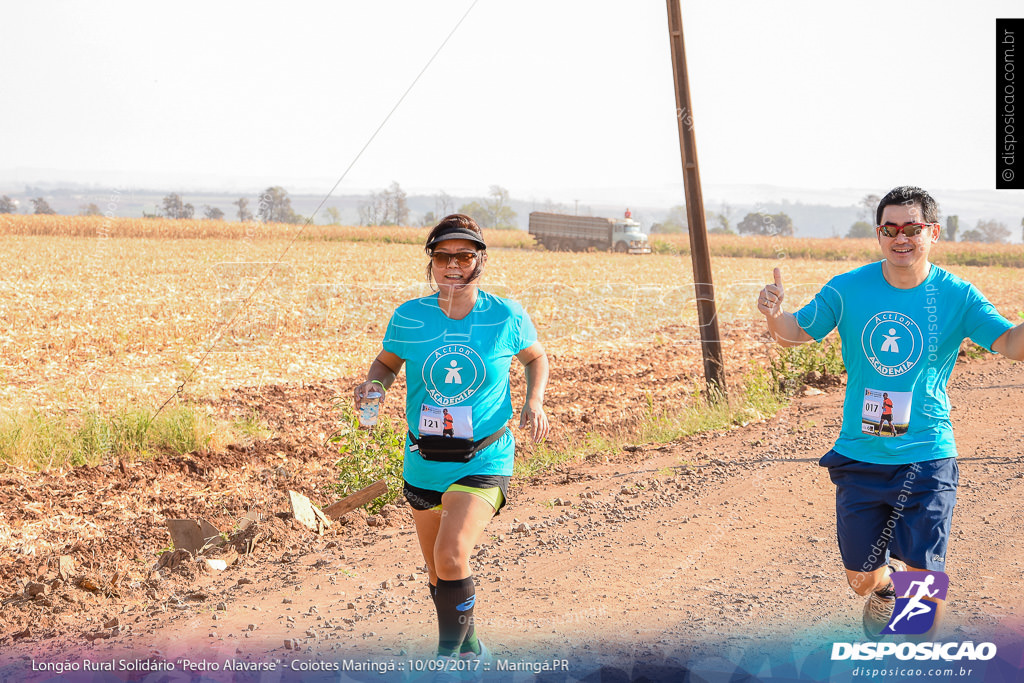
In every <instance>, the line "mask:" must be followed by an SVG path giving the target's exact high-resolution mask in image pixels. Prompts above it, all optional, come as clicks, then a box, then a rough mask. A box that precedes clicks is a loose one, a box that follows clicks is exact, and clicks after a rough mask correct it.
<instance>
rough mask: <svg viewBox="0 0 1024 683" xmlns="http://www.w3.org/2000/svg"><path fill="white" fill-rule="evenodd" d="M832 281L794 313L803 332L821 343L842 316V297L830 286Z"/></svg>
mask: <svg viewBox="0 0 1024 683" xmlns="http://www.w3.org/2000/svg"><path fill="white" fill-rule="evenodd" d="M833 282H834V280H829V281H828V283H827V284H826V285H825V286H824V287H822V288H821V291H819V292H818V293H817V294H815V295H814V298H813V299H811V300H810V302H808V304H807V305H806V306H804V307H803V308H801V309H800V310H799V311H797V312H796V322H797V324H798V325H799V326H800V327H801V328H802V329H803V331H804V332H806V333H807V334H809V335H810V336H811V337H813V338H814V340H815V341H819V342H820V341H821V340H822V339H824V338H825V337H827V336H828V333H829V332H831V331H832V330H834V329H835V328H836V325H838V324H839V320H840V319H841V318H842V316H843V297H842V296H841V295H840V294H839V292H838V291H836V289H835V287H833V286H832V283H833Z"/></svg>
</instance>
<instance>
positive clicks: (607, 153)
mask: <svg viewBox="0 0 1024 683" xmlns="http://www.w3.org/2000/svg"><path fill="white" fill-rule="evenodd" d="M471 4H472V0H458V1H454V0H452V1H444V2H413V1H411V0H395V1H392V2H365V1H364V0H361V1H359V2H347V1H335V2H301V1H299V2H295V3H289V4H285V3H281V2H273V3H268V2H247V3H240V2H235V3H209V2H188V1H185V2H175V3H171V4H166V3H139V2H117V1H113V2H95V3H78V2H53V1H46V0H43V1H41V2H21V3H13V4H10V5H9V6H7V7H5V12H4V24H5V31H4V38H3V40H2V41H0V64H2V65H3V67H2V68H3V70H4V75H5V78H4V81H5V85H6V89H7V93H8V96H7V97H5V98H4V105H3V107H0V130H2V131H3V139H4V142H3V145H2V150H3V151H2V154H0V179H3V180H6V181H12V180H20V181H22V182H24V181H27V180H31V179H32V178H34V177H36V176H39V175H40V174H41V173H42V174H43V175H46V174H45V173H43V172H42V171H37V169H57V170H58V171H59V173H58V175H60V177H63V178H66V179H69V180H73V179H79V180H88V179H89V178H91V177H94V176H93V174H95V173H97V172H99V173H102V174H104V175H103V176H102V177H103V178H106V179H110V178H113V177H117V178H119V179H120V180H121V182H124V183H127V184H129V185H135V186H153V185H156V184H157V183H161V182H163V183H167V182H171V183H174V184H176V185H177V186H178V187H180V188H183V189H185V188H198V187H210V188H213V187H220V188H224V189H235V188H258V187H263V186H265V185H266V184H267V183H271V182H273V183H281V184H285V185H286V186H288V185H291V186H292V187H293V188H296V189H297V188H299V187H300V186H301V187H302V188H303V189H307V190H312V191H316V190H317V189H322V190H323V191H326V190H327V189H328V188H329V187H330V186H331V185H332V184H333V183H334V181H335V180H336V179H337V178H338V176H339V175H340V174H341V173H342V171H343V170H344V169H345V168H346V167H347V166H348V165H349V163H350V162H351V161H352V159H353V157H354V155H355V154H356V152H357V151H358V150H359V149H360V148H361V147H362V146H363V144H364V143H365V141H366V140H367V138H368V137H369V136H370V134H371V133H372V132H373V130H374V129H375V128H376V127H377V126H378V125H379V124H380V122H381V121H382V119H383V118H384V116H385V115H386V114H387V112H388V111H389V110H390V109H391V107H392V106H393V105H394V103H395V102H396V101H397V99H398V98H399V96H400V95H401V94H402V92H403V91H404V90H405V89H406V88H407V87H408V86H409V84H410V83H411V82H412V80H413V79H414V78H415V76H416V74H417V73H418V72H419V71H420V69H421V68H422V67H423V65H424V64H425V63H426V61H427V59H428V58H429V57H430V55H431V54H432V53H433V52H434V51H435V50H436V49H437V47H438V46H439V45H440V43H441V41H442V40H443V39H444V37H445V36H446V35H447V34H448V32H449V31H450V30H451V29H452V27H453V26H455V24H456V23H457V22H458V20H459V18H460V17H461V16H462V15H463V14H464V13H465V12H466V10H467V8H469V7H470V5H471ZM1021 9H1022V6H1021V3H1020V2H1019V0H1013V1H995V2H963V1H962V0H947V1H942V2H937V1H931V2H891V1H884V2H883V1H878V0H871V1H868V2H846V3H822V2H809V1H808V2H804V1H799V2H763V1H761V0H758V1H753V0H750V1H748V0H743V1H725V0H694V1H691V0H683V20H684V29H685V36H686V47H687V55H688V59H689V64H690V69H691V79H692V80H691V90H692V93H693V98H694V118H695V124H696V132H697V140H698V153H699V159H700V163H701V174H702V177H703V180H704V183H705V185H730V184H767V185H773V186H781V187H804V188H811V189H820V190H828V189H831V188H847V187H861V188H877V189H880V190H884V189H886V188H888V187H891V186H893V185H896V184H902V183H906V182H913V183H916V184H921V185H923V186H925V187H928V188H948V189H963V190H968V189H986V188H992V187H993V185H994V160H993V153H992V150H993V144H994V143H993V138H994V134H995V133H994V129H995V124H994V102H993V92H994V88H995V74H994V69H995V45H994V35H995V18H996V17H999V16H1015V15H1019V14H1021ZM674 110H675V101H674V95H673V84H672V72H671V64H670V60H669V41H668V29H667V19H666V10H665V3H664V2H657V1H654V0H642V1H633V2H626V1H620V2H607V1H605V2H598V1H594V0H590V1H588V2H584V1H583V0H565V1H557V2H552V1H551V0H547V1H545V2H541V1H539V0H520V1H518V2H508V1H506V2H498V1H497V0H479V1H478V3H477V4H476V5H475V6H474V7H473V9H472V11H470V13H469V15H468V17H467V18H466V20H465V22H464V23H463V24H462V26H461V27H460V28H459V30H458V31H457V32H456V33H455V35H454V37H453V38H452V39H451V41H450V42H449V43H448V45H447V46H446V47H445V48H444V50H443V51H442V52H441V54H440V55H439V56H438V58H437V59H436V60H435V62H434V63H433V64H432V66H431V67H430V68H429V69H428V70H427V72H426V73H425V75H424V76H423V78H422V79H421V80H420V81H419V83H418V84H417V85H416V87H415V88H414V89H413V90H412V92H411V93H410V95H409V96H408V98H407V99H406V100H405V101H404V103H403V104H402V105H401V106H400V107H399V108H398V110H397V112H396V113H395V115H394V116H393V117H392V119H391V120H390V122H389V123H388V124H387V125H386V126H385V127H384V129H383V130H382V132H381V133H380V135H379V136H378V138H377V139H376V140H375V141H374V143H373V144H372V145H371V146H370V148H369V149H368V150H367V152H366V153H365V155H364V156H363V157H362V158H361V160H360V161H359V162H358V164H357V165H356V166H355V168H354V169H353V171H352V173H351V174H350V175H349V176H348V178H347V180H346V181H345V183H344V184H343V185H342V187H341V188H340V190H339V191H340V192H341V193H347V192H352V191H357V190H363V189H366V188H376V187H383V186H384V185H386V184H387V183H389V182H390V181H391V180H397V181H399V182H400V183H401V184H402V186H403V187H404V188H405V189H406V190H407V191H410V192H433V191H436V190H439V189H443V190H446V191H448V192H449V193H452V194H456V193H483V192H485V191H486V189H487V187H488V186H489V185H491V184H500V185H504V186H505V187H507V188H509V189H510V191H511V192H512V194H513V196H520V197H524V196H536V197H549V196H550V197H554V198H556V199H560V200H563V201H564V200H566V199H567V198H579V199H581V201H588V200H589V201H596V200H598V199H600V198H601V196H602V188H645V190H646V191H650V192H654V193H659V192H662V191H665V192H674V191H675V190H676V188H681V187H682V175H681V172H680V162H679V145H678V136H677V132H676V127H675V119H674ZM51 175H52V173H51ZM166 186H167V185H164V187H166ZM637 191H638V192H639V191H640V190H639V189H638V190H637ZM680 192H681V189H680ZM587 193H589V195H588V194H587Z"/></svg>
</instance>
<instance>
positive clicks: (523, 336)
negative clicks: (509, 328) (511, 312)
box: [515, 311, 537, 353]
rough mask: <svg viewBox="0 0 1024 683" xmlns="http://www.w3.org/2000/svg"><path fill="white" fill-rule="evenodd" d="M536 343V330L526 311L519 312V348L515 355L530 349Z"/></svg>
mask: <svg viewBox="0 0 1024 683" xmlns="http://www.w3.org/2000/svg"><path fill="white" fill-rule="evenodd" d="M536 343H537V328H536V327H534V326H533V321H532V320H530V316H529V315H527V313H526V311H520V315H519V345H518V346H519V348H518V349H516V351H515V352H516V353H519V352H520V351H523V350H525V349H528V348H530V347H531V346H533V345H534V344H536Z"/></svg>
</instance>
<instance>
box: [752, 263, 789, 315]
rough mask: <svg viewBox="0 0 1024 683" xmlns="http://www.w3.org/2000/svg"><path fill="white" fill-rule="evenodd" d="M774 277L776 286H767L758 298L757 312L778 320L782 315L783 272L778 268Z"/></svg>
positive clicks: (773, 273) (774, 272)
mask: <svg viewBox="0 0 1024 683" xmlns="http://www.w3.org/2000/svg"><path fill="white" fill-rule="evenodd" d="M772 275H773V276H774V277H775V284H771V285H766V286H765V288H764V289H762V290H761V293H760V294H758V296H757V310H759V311H760V312H761V313H762V314H763V315H765V316H766V317H769V318H777V317H778V316H779V315H780V314H781V313H782V297H783V292H784V290H783V287H782V271H781V270H780V269H778V268H776V269H775V270H774V271H773V272H772Z"/></svg>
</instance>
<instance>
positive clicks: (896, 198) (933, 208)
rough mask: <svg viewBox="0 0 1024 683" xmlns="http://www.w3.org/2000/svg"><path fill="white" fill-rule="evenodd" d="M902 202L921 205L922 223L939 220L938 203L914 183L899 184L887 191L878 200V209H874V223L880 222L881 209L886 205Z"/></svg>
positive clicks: (903, 203) (906, 204) (879, 223)
mask: <svg viewBox="0 0 1024 683" xmlns="http://www.w3.org/2000/svg"><path fill="white" fill-rule="evenodd" d="M893 204H902V205H904V206H910V205H912V204H917V205H918V206H920V207H921V221H922V222H924V223H938V222H939V205H938V204H937V203H936V201H935V199H933V198H932V196H931V195H930V194H928V192H927V191H925V190H922V189H921V188H920V187H916V186H914V185H901V186H899V187H894V188H893V189H891V190H889V193H888V194H887V195H885V196H884V197H882V201H880V202H878V209H877V210H876V211H875V225H881V224H882V211H883V210H884V209H885V207H887V206H891V205H893Z"/></svg>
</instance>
